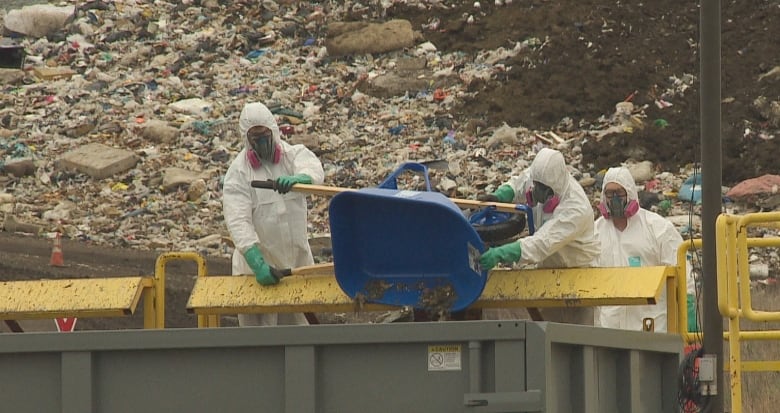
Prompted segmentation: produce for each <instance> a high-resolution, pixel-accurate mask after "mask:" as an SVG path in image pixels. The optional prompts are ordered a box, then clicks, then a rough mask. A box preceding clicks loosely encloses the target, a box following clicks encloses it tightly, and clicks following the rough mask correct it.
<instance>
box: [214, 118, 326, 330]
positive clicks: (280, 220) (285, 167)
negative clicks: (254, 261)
mask: <svg viewBox="0 0 780 413" xmlns="http://www.w3.org/2000/svg"><path fill="white" fill-rule="evenodd" d="M257 125H263V126H266V127H267V128H269V129H271V131H272V132H273V136H274V139H275V140H276V141H277V143H278V145H279V148H281V151H282V154H281V157H280V159H279V162H278V163H272V162H265V161H263V162H261V164H260V166H259V167H258V168H257V169H254V168H252V166H251V165H250V162H249V160H248V159H247V153H246V152H247V150H248V149H249V147H250V146H249V141H248V139H247V131H248V130H249V129H250V128H251V127H253V126H257ZM238 130H239V134H240V136H241V138H242V139H243V141H244V149H243V150H242V151H241V152H239V153H238V155H237V157H236V159H234V160H233V162H232V163H231V164H230V167H229V168H228V171H227V174H226V175H225V183H224V187H223V212H224V215H225V223H226V224H227V227H228V231H229V232H230V236H231V237H232V238H233V243H234V244H235V247H236V248H235V250H234V251H233V267H232V271H233V275H239V274H252V273H253V272H252V269H251V268H249V265H248V264H247V263H246V260H245V259H244V256H243V254H242V252H243V251H245V250H246V249H248V248H249V247H251V246H252V244H258V245H259V247H260V251H261V252H262V254H263V258H264V259H265V261H266V262H267V263H268V265H270V266H271V267H274V268H278V269H283V268H296V267H300V266H305V265H311V264H314V258H313V256H312V253H311V248H310V247H309V242H308V233H307V223H308V222H307V220H308V211H307V209H306V197H305V196H304V194H301V193H298V192H294V191H290V192H288V193H286V194H283V195H282V194H279V193H278V192H276V191H273V190H270V189H256V188H252V186H251V182H252V181H253V180H261V181H265V180H268V179H271V180H275V179H276V178H278V177H280V176H282V175H295V174H306V175H309V176H310V177H311V180H312V184H315V185H316V184H322V182H323V180H324V175H325V174H324V172H323V169H322V163H320V161H319V159H317V156H316V155H315V154H314V153H313V152H312V151H310V150H309V149H307V148H306V147H305V146H303V145H290V144H288V143H286V142H284V141H282V140H281V137H280V132H279V126H278V125H277V123H276V119H274V115H273V114H272V113H271V111H270V110H268V108H267V107H266V106H265V105H263V104H262V103H249V104H247V105H246V106H245V107H244V110H243V111H242V112H241V116H240V117H239V120H238ZM238 319H239V324H240V325H276V324H308V323H307V322H306V317H304V315H303V314H301V313H283V314H239V316H238Z"/></svg>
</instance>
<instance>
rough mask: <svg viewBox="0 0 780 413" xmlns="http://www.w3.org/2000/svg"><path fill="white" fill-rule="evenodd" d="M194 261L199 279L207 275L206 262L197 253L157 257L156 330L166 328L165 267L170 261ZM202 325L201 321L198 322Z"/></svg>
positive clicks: (164, 254) (167, 253) (177, 253)
mask: <svg viewBox="0 0 780 413" xmlns="http://www.w3.org/2000/svg"><path fill="white" fill-rule="evenodd" d="M186 260H192V261H195V262H196V263H197V264H198V277H203V276H205V275H206V260H205V259H204V258H203V256H201V255H200V254H198V253H196V252H165V253H162V254H160V256H158V257H157V261H156V263H155V266H154V281H155V284H156V288H155V289H156V290H157V294H155V300H154V303H155V306H156V307H157V308H156V315H157V323H156V328H165V266H166V264H168V262H170V261H186ZM198 323H199V324H200V320H198Z"/></svg>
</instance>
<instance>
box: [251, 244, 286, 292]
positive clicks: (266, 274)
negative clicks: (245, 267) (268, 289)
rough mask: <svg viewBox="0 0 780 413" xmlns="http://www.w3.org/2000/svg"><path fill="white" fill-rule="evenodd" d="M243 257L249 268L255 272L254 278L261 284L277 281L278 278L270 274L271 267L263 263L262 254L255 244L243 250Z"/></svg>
mask: <svg viewBox="0 0 780 413" xmlns="http://www.w3.org/2000/svg"><path fill="white" fill-rule="evenodd" d="M244 259H245V260H246V263H247V264H249V268H251V269H252V272H254V273H255V279H256V280H257V282H258V283H260V284H261V285H271V284H276V283H278V282H279V279H278V278H276V277H274V276H273V275H272V274H271V267H269V266H268V264H266V263H265V260H264V259H263V254H262V253H261V252H260V247H258V246H257V244H255V245H252V246H251V247H249V249H248V250H246V251H244Z"/></svg>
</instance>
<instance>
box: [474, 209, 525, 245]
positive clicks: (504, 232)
mask: <svg viewBox="0 0 780 413" xmlns="http://www.w3.org/2000/svg"><path fill="white" fill-rule="evenodd" d="M471 226H472V227H474V230H476V231H477V234H478V235H479V238H480V239H482V241H483V242H485V243H496V242H500V241H504V240H507V239H510V238H514V237H516V236H517V235H519V234H520V233H521V232H523V230H525V215H523V214H511V216H510V217H509V218H508V219H506V220H504V221H500V222H492V223H481V224H480V223H472V224H471Z"/></svg>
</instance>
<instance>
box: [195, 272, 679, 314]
mask: <svg viewBox="0 0 780 413" xmlns="http://www.w3.org/2000/svg"><path fill="white" fill-rule="evenodd" d="M674 274H675V269H674V267H636V268H567V269H544V270H494V271H492V272H491V273H490V278H489V279H488V282H487V284H486V285H485V290H484V291H483V293H482V295H481V296H480V298H479V300H477V301H476V302H475V303H474V304H472V305H471V308H510V307H585V306H594V305H632V304H652V303H655V302H656V300H657V299H658V296H659V294H660V291H661V286H662V285H663V282H664V281H665V280H666V279H667V278H668V277H672V276H673V275H674ZM391 308H393V307H391V306H387V305H377V304H367V303H357V302H355V300H353V299H351V298H350V297H348V296H347V295H346V294H344V292H343V291H342V290H341V289H340V288H339V287H338V284H337V282H336V279H335V277H334V276H333V274H332V268H331V271H328V269H326V268H322V267H321V270H320V272H319V273H312V272H309V274H308V275H298V276H296V275H293V276H290V277H286V278H284V279H282V281H281V282H280V283H279V284H277V285H273V286H260V285H259V284H257V282H256V281H255V278H254V276H251V275H246V276H229V275H228V276H224V275H223V276H206V277H198V279H197V280H196V282H195V286H194V287H193V290H192V294H191V295H190V298H189V301H188V303H187V309H188V311H190V312H193V313H195V314H198V315H213V314H237V313H269V312H273V313H279V312H342V311H356V310H362V311H378V310H384V309H391ZM217 325H218V324H217ZM217 325H215V324H212V323H209V324H208V325H207V326H209V327H215V326H217Z"/></svg>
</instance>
